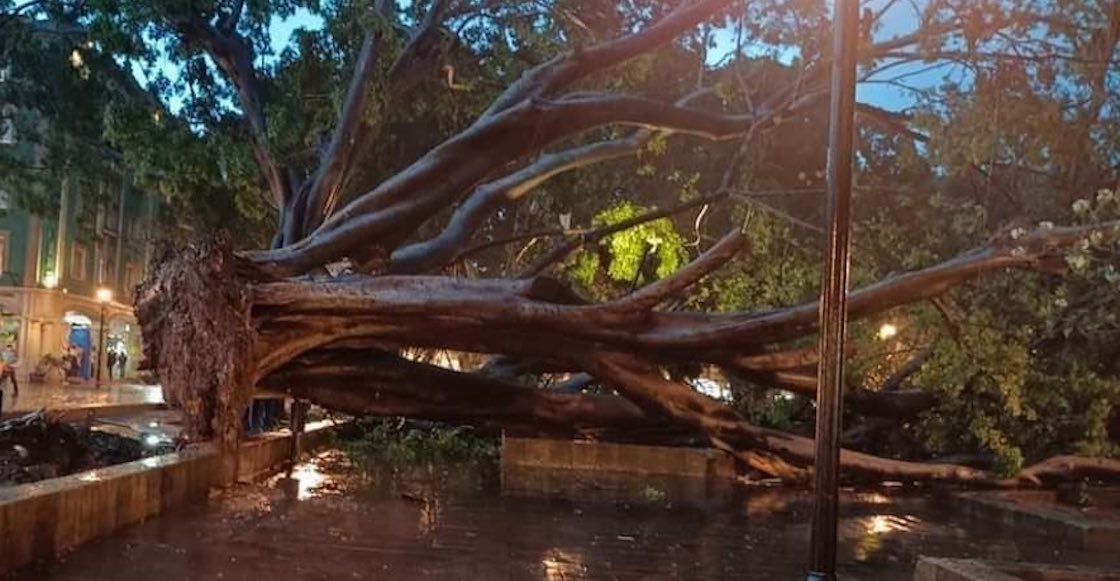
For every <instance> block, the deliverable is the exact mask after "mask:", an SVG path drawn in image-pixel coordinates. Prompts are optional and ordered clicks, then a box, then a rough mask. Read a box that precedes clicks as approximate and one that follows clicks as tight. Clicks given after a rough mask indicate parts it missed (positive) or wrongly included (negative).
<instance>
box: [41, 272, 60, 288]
mask: <svg viewBox="0 0 1120 581" xmlns="http://www.w3.org/2000/svg"><path fill="white" fill-rule="evenodd" d="M57 286H58V277H57V276H55V275H54V274H47V275H45V276H43V288H48V289H53V288H55V287H57Z"/></svg>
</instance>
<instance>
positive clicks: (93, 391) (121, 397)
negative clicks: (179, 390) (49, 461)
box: [3, 383, 164, 416]
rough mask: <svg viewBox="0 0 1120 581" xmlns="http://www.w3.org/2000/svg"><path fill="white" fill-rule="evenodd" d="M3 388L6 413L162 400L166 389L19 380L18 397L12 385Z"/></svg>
mask: <svg viewBox="0 0 1120 581" xmlns="http://www.w3.org/2000/svg"><path fill="white" fill-rule="evenodd" d="M3 391H4V402H3V403H4V405H3V411H4V415H5V416H7V415H9V414H11V413H20V412H24V413H26V412H31V411H35V410H37V409H40V408H46V409H48V410H57V409H74V408H97V407H113V406H134V405H144V404H162V403H164V401H163V390H162V389H161V388H160V386H158V385H144V384H136V383H112V384H103V385H102V386H101V387H95V386H94V385H93V384H92V383H88V384H45V383H44V384H20V390H19V397H15V394H14V393H13V392H12V389H11V386H10V385H6V386H5V387H4V388H3Z"/></svg>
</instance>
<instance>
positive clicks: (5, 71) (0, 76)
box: [0, 65, 12, 83]
mask: <svg viewBox="0 0 1120 581" xmlns="http://www.w3.org/2000/svg"><path fill="white" fill-rule="evenodd" d="M11 78H12V66H11V65H3V66H0V83H6V82H8V81H9V80H10V79H11Z"/></svg>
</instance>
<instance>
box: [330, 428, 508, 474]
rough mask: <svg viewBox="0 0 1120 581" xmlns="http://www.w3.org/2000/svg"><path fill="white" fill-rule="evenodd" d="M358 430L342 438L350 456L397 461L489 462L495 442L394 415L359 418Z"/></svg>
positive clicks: (469, 431)
mask: <svg viewBox="0 0 1120 581" xmlns="http://www.w3.org/2000/svg"><path fill="white" fill-rule="evenodd" d="M355 423H356V426H355V427H356V430H357V433H356V434H355V435H354V436H351V437H348V438H347V439H345V440H343V441H342V448H343V450H345V451H346V453H347V454H349V455H350V456H352V457H354V458H356V459H359V460H366V461H370V460H373V461H382V462H390V463H396V464H425V463H438V462H492V461H494V460H495V459H496V458H497V455H498V442H497V439H496V438H494V437H488V436H483V435H480V434H478V433H477V432H475V431H474V430H473V429H471V428H465V427H450V426H443V425H434V426H423V427H421V426H417V425H411V424H408V423H405V422H401V421H399V420H397V419H393V418H362V419H359V420H357V421H356V422H355Z"/></svg>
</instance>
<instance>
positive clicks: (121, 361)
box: [117, 351, 128, 379]
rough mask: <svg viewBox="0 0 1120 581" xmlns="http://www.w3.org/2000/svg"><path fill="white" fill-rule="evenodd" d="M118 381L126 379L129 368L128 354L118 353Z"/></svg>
mask: <svg viewBox="0 0 1120 581" xmlns="http://www.w3.org/2000/svg"><path fill="white" fill-rule="evenodd" d="M117 367H119V369H118V370H117V379H124V372H125V369H126V368H127V367H128V353H126V352H124V351H121V352H120V353H117Z"/></svg>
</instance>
